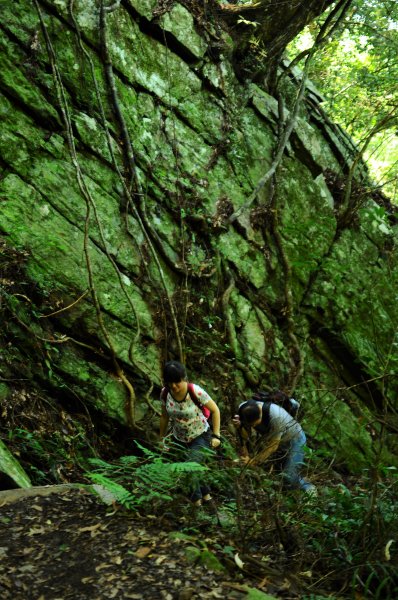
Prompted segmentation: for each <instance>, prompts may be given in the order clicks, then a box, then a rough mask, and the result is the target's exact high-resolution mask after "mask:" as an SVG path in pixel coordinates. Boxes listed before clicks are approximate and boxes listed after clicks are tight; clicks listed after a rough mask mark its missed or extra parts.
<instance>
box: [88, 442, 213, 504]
mask: <svg viewBox="0 0 398 600" xmlns="http://www.w3.org/2000/svg"><path fill="white" fill-rule="evenodd" d="M136 445H137V447H138V448H139V450H140V451H141V452H142V453H143V455H144V456H122V457H121V458H120V459H119V460H117V461H115V462H114V463H108V462H105V461H103V460H101V459H98V458H91V459H89V463H90V464H91V465H92V466H93V467H94V470H93V471H91V472H89V473H87V476H88V477H89V478H90V479H91V480H92V481H93V482H94V483H96V484H100V485H102V486H103V487H105V488H106V489H107V490H108V491H109V492H110V493H111V494H112V495H113V496H114V498H115V500H116V501H117V502H119V503H120V504H122V505H123V506H125V507H126V508H128V509H129V510H137V511H139V510H140V509H141V508H143V507H145V509H146V510H149V509H151V510H153V511H156V510H159V509H160V508H161V507H164V505H165V504H167V503H169V502H171V501H172V500H173V498H174V497H175V496H176V495H179V494H181V493H186V494H188V490H189V488H190V485H191V483H192V480H193V479H194V478H195V477H196V476H197V475H198V474H200V473H203V472H204V471H207V470H208V469H207V467H206V466H205V465H200V464H198V463H195V462H170V461H169V460H168V459H167V457H165V455H163V454H162V453H160V452H158V451H156V450H151V449H148V448H145V447H144V446H142V445H141V444H139V443H138V442H136Z"/></svg>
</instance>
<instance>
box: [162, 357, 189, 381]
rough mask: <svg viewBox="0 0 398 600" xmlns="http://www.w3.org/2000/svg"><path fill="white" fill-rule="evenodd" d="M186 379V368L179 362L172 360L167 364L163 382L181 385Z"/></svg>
mask: <svg viewBox="0 0 398 600" xmlns="http://www.w3.org/2000/svg"><path fill="white" fill-rule="evenodd" d="M186 377H187V372H186V370H185V367H184V365H182V364H181V363H179V362H178V361H176V360H170V361H169V362H167V363H166V364H165V366H164V369H163V381H164V382H165V383H180V381H182V380H183V379H186Z"/></svg>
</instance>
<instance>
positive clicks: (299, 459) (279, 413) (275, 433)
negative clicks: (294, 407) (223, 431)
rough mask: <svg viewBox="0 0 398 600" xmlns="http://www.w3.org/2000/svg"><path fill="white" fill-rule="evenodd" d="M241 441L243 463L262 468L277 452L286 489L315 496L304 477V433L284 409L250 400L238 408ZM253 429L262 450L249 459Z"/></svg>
mask: <svg viewBox="0 0 398 600" xmlns="http://www.w3.org/2000/svg"><path fill="white" fill-rule="evenodd" d="M233 422H234V424H235V426H236V427H238V432H239V437H240V440H241V446H242V454H241V460H242V461H243V462H244V463H246V464H249V465H260V464H262V463H263V462H264V461H265V460H266V459H267V458H268V457H269V456H271V455H272V454H273V453H274V452H275V451H276V450H279V451H282V453H283V459H282V476H283V480H284V484H285V487H288V488H290V489H301V490H303V491H305V492H307V493H310V494H313V495H315V494H316V487H315V486H314V485H312V484H311V483H309V482H308V481H307V480H306V479H304V478H303V477H301V475H300V468H301V466H302V465H303V462H304V446H305V443H306V436H305V433H304V431H303V429H302V427H301V425H300V423H298V422H297V421H296V419H294V418H293V417H292V416H291V415H290V414H289V413H288V412H287V411H286V410H285V409H284V408H282V407H281V406H278V405H277V404H274V403H273V402H259V401H256V400H248V401H246V402H243V403H242V404H241V405H240V406H239V409H238V414H237V415H236V416H235V418H234V420H233ZM252 429H253V430H254V431H255V432H256V433H257V438H258V441H259V445H260V449H259V451H258V452H257V453H256V454H255V455H254V456H253V457H252V458H250V456H249V448H248V445H249V438H250V434H251V431H252Z"/></svg>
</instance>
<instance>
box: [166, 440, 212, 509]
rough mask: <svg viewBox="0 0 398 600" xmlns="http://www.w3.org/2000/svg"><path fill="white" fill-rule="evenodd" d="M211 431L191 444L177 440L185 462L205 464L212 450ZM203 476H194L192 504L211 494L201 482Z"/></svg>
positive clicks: (207, 487)
mask: <svg viewBox="0 0 398 600" xmlns="http://www.w3.org/2000/svg"><path fill="white" fill-rule="evenodd" d="M210 440H211V431H210V430H208V431H205V432H204V433H202V434H201V435H199V436H198V437H196V438H195V439H193V440H192V441H191V442H180V441H178V440H175V442H176V444H177V445H178V447H179V448H181V449H182V451H183V455H184V461H185V462H196V463H199V464H201V463H203V462H204V461H205V460H206V457H208V456H209V453H208V450H209V449H210ZM201 477H202V475H201V474H200V473H198V474H196V473H193V474H192V479H193V481H192V487H191V495H190V498H191V500H192V502H196V501H197V500H200V499H201V498H203V496H206V495H207V494H209V493H210V488H209V486H208V485H207V484H206V483H204V482H203V481H200V478H201Z"/></svg>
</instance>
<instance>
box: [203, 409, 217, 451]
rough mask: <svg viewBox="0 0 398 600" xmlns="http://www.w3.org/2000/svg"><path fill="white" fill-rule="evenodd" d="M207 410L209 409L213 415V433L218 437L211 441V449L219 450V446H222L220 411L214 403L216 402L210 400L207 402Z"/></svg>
mask: <svg viewBox="0 0 398 600" xmlns="http://www.w3.org/2000/svg"><path fill="white" fill-rule="evenodd" d="M205 406H206V408H208V409H209V411H210V413H211V424H212V429H213V433H214V435H216V436H218V437H213V438H212V440H211V447H212V448H218V446H219V445H220V444H221V441H220V439H219V438H220V423H221V417H220V409H219V408H218V406H217V404H216V403H215V402H214V400H208V401H207V402H206V405H205Z"/></svg>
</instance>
